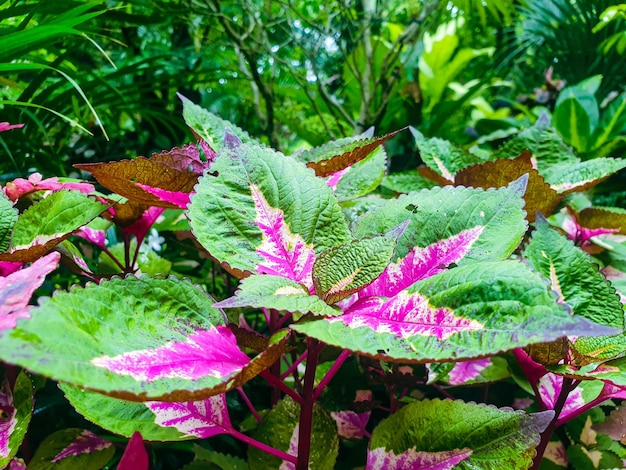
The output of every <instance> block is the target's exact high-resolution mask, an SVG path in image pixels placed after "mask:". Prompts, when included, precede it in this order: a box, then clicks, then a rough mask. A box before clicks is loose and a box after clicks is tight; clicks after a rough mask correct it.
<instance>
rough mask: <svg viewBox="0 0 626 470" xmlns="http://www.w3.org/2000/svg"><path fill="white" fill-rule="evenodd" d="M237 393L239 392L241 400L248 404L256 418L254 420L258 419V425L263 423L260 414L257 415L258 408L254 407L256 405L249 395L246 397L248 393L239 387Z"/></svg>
mask: <svg viewBox="0 0 626 470" xmlns="http://www.w3.org/2000/svg"><path fill="white" fill-rule="evenodd" d="M237 391H238V392H239V396H241V399H242V400H243V401H244V403H245V404H246V406H247V407H248V409H249V410H250V412H251V413H252V415H253V416H254V419H256V421H257V423H260V422H261V421H263V419H262V418H261V416H260V415H259V413H257V411H256V408H255V407H254V405H253V404H252V402H251V401H250V399H249V398H248V395H246V392H244V391H243V388H242V387H237Z"/></svg>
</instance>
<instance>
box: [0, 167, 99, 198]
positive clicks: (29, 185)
mask: <svg viewBox="0 0 626 470" xmlns="http://www.w3.org/2000/svg"><path fill="white" fill-rule="evenodd" d="M3 189H4V193H5V194H6V195H7V196H8V198H9V199H10V200H11V201H14V202H15V201H17V200H18V199H19V198H21V197H22V196H24V195H26V194H30V193H32V192H34V191H60V190H61V189H74V190H76V191H80V192H81V193H85V194H91V193H93V192H94V191H95V188H94V186H93V184H89V183H83V182H79V181H76V182H63V181H59V178H56V177H54V178H47V179H45V180H44V179H42V176H41V173H33V174H32V175H30V176H29V177H28V179H24V178H17V179H15V180H13V181H11V182H9V183H7V184H6V186H5V187H4V188H3Z"/></svg>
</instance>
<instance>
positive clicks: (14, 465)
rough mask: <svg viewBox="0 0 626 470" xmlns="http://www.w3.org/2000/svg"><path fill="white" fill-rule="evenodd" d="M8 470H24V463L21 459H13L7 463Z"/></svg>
mask: <svg viewBox="0 0 626 470" xmlns="http://www.w3.org/2000/svg"><path fill="white" fill-rule="evenodd" d="M8 470H26V463H25V462H24V460H23V459H18V458H15V459H13V460H11V462H10V463H9V466H8Z"/></svg>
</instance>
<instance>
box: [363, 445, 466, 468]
mask: <svg viewBox="0 0 626 470" xmlns="http://www.w3.org/2000/svg"><path fill="white" fill-rule="evenodd" d="M470 455H472V450H471V449H467V448H465V449H457V450H449V451H444V452H418V451H417V450H415V448H413V449H409V450H406V451H404V452H402V453H400V454H398V455H396V454H395V453H394V452H393V450H389V451H387V450H385V448H384V447H379V448H378V449H374V450H370V451H368V452H367V464H366V466H365V470H452V468H453V467H454V466H455V465H456V464H458V463H459V462H462V461H463V460H465V459H467V458H468V457H469V456H470Z"/></svg>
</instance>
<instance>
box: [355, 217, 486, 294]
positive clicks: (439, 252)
mask: <svg viewBox="0 0 626 470" xmlns="http://www.w3.org/2000/svg"><path fill="white" fill-rule="evenodd" d="M482 231H483V227H482V226H477V227H474V228H473V229H468V230H463V231H462V232H460V233H458V234H457V235H453V236H452V237H450V238H447V239H445V240H440V241H438V242H435V243H433V244H431V245H429V246H427V247H425V248H419V247H415V248H413V250H411V251H410V252H409V253H408V254H407V255H406V256H405V257H404V258H402V259H399V260H398V261H396V262H395V263H391V264H389V266H387V268H386V269H385V271H384V272H383V273H382V274H381V275H380V276H379V277H378V278H377V279H376V280H375V281H374V282H372V283H371V284H370V285H369V286H367V287H366V288H364V289H363V290H361V291H360V292H359V297H361V298H363V297H366V296H370V295H380V296H384V297H393V296H394V295H396V294H397V293H398V292H400V291H401V290H403V289H406V288H407V287H409V286H411V285H413V284H415V283H416V282H417V281H419V280H421V279H426V278H427V277H430V276H433V275H435V274H438V273H440V272H442V271H443V270H444V269H446V267H447V266H449V265H450V264H456V263H458V262H459V261H461V259H463V257H464V256H465V255H466V254H467V253H468V252H469V250H470V249H471V247H472V245H473V243H474V242H475V241H476V240H477V239H478V237H479V236H480V234H481V233H482Z"/></svg>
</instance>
